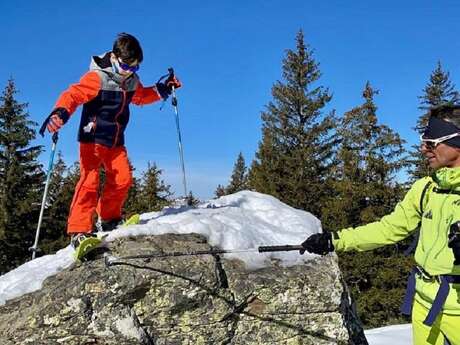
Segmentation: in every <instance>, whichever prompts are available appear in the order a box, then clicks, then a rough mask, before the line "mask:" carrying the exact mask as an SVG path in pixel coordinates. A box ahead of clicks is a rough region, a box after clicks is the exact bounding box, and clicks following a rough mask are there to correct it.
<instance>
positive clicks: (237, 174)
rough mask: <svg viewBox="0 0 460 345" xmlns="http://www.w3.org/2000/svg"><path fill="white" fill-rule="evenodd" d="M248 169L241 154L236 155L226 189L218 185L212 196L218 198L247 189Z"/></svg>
mask: <svg viewBox="0 0 460 345" xmlns="http://www.w3.org/2000/svg"><path fill="white" fill-rule="evenodd" d="M247 170H248V168H247V167H246V162H245V161H244V157H243V153H241V152H240V153H239V154H238V158H237V159H236V162H235V165H234V166H233V171H232V176H231V177H230V183H229V185H228V186H227V187H224V186H221V185H218V186H217V189H216V191H215V192H214V194H215V195H216V196H217V197H218V198H219V197H221V196H224V195H228V194H233V193H237V192H240V191H242V190H246V189H248V173H247Z"/></svg>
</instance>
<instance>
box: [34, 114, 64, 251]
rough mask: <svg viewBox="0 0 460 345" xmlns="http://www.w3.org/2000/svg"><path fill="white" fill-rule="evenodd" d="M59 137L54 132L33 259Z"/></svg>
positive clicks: (42, 132) (43, 128) (41, 130)
mask: <svg viewBox="0 0 460 345" xmlns="http://www.w3.org/2000/svg"><path fill="white" fill-rule="evenodd" d="M50 117H51V115H50V116H48V118H47V119H46V120H45V122H44V123H43V125H42V127H41V128H40V134H41V135H42V136H43V134H44V132H45V129H46V125H47V124H48V121H49V119H50ZM58 139H59V135H58V132H54V134H53V136H52V141H53V145H52V146H51V155H50V160H49V164H48V171H47V173H46V182H45V191H44V192H43V199H42V205H41V208H40V215H39V217H38V225H37V231H36V232H35V242H34V245H33V246H32V247H30V248H29V251H31V252H32V260H33V259H35V256H36V253H37V252H39V251H40V249H39V248H38V239H39V238H40V227H41V225H42V220H43V212H44V211H45V205H46V197H47V196H48V187H49V184H50V180H51V173H52V171H53V161H54V153H55V152H56V145H57V142H58Z"/></svg>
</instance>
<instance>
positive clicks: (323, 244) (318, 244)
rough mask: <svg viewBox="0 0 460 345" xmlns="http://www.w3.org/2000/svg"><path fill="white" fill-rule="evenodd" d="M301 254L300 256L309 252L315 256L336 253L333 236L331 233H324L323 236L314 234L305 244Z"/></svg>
mask: <svg viewBox="0 0 460 345" xmlns="http://www.w3.org/2000/svg"><path fill="white" fill-rule="evenodd" d="M302 247H303V248H304V249H301V250H300V251H299V252H300V254H303V253H305V251H306V250H307V251H308V252H310V253H313V254H319V255H326V254H327V253H330V252H333V251H334V245H333V244H332V234H331V233H330V232H323V233H321V234H313V235H311V236H310V237H309V238H307V239H306V240H305V241H304V242H303V243H302Z"/></svg>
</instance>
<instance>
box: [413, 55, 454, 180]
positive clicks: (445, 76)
mask: <svg viewBox="0 0 460 345" xmlns="http://www.w3.org/2000/svg"><path fill="white" fill-rule="evenodd" d="M418 98H419V100H420V105H419V109H420V110H421V111H422V112H423V113H422V114H421V115H420V116H419V118H418V120H417V124H416V127H415V130H416V131H417V132H418V134H420V132H421V131H422V130H423V128H425V127H426V125H427V123H428V112H427V110H428V109H429V108H431V107H434V106H437V105H440V104H443V103H452V104H458V103H459V101H460V94H459V92H458V91H456V90H455V85H454V84H453V83H452V81H451V80H450V75H449V72H445V71H444V70H443V68H442V65H441V62H440V61H439V62H438V64H437V66H436V68H435V69H434V71H433V72H432V73H431V75H430V80H429V82H428V84H427V85H426V86H425V88H424V89H423V95H422V96H419V97H418ZM409 162H410V164H411V168H410V169H409V175H410V182H411V183H413V182H415V181H416V180H418V179H420V178H422V177H425V176H429V175H431V173H432V171H431V169H430V167H429V165H428V162H427V161H426V159H425V157H424V156H423V154H422V153H421V152H420V147H419V145H413V146H412V150H411V152H410V159H409Z"/></svg>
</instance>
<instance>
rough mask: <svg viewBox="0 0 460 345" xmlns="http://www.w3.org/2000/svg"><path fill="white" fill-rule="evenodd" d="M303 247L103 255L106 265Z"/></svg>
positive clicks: (261, 247) (288, 246)
mask: <svg viewBox="0 0 460 345" xmlns="http://www.w3.org/2000/svg"><path fill="white" fill-rule="evenodd" d="M301 249H304V248H303V247H302V246H301V245H281V246H260V247H257V248H249V249H208V250H195V251H189V252H169V253H163V252H159V253H147V254H140V255H131V256H123V257H116V256H112V255H106V256H105V264H106V265H107V266H111V265H116V264H117V263H119V262H120V261H121V260H135V259H157V258H169V257H178V256H195V255H216V254H235V253H268V252H288V251H294V250H296V251H299V250H301Z"/></svg>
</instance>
